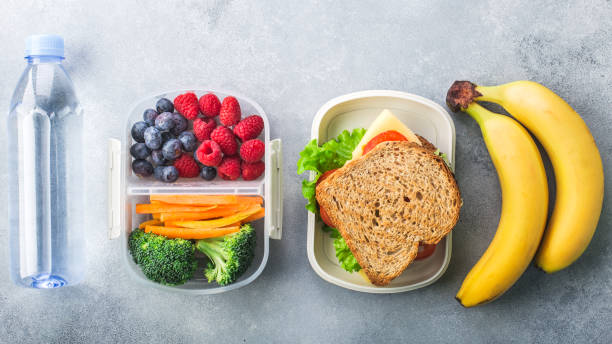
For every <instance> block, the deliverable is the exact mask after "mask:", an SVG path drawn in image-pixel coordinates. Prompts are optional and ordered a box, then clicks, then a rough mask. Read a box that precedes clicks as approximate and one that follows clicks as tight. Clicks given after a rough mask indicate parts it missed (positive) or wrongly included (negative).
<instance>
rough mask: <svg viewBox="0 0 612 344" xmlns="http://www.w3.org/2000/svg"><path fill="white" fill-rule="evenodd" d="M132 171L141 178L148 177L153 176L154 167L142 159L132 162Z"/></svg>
mask: <svg viewBox="0 0 612 344" xmlns="http://www.w3.org/2000/svg"><path fill="white" fill-rule="evenodd" d="M132 171H134V173H136V174H137V175H139V176H141V177H148V176H150V175H151V174H153V165H151V163H150V162H148V161H146V160H142V159H136V160H134V161H132Z"/></svg>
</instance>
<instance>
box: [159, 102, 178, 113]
mask: <svg viewBox="0 0 612 344" xmlns="http://www.w3.org/2000/svg"><path fill="white" fill-rule="evenodd" d="M155 108H157V112H158V113H162V112H172V111H174V105H173V104H172V102H171V101H170V100H168V99H166V98H161V99H160V100H158V101H157V103H156V104H155Z"/></svg>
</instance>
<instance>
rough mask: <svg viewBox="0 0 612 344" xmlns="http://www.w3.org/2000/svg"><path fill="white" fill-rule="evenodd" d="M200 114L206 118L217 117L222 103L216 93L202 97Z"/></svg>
mask: <svg viewBox="0 0 612 344" xmlns="http://www.w3.org/2000/svg"><path fill="white" fill-rule="evenodd" d="M199 103H200V112H201V113H202V114H204V116H206V117H215V116H217V115H218V114H219V110H220V109H221V102H220V101H219V98H217V96H216V95H215V94H214V93H208V94H205V95H203V96H201V97H200V102H199Z"/></svg>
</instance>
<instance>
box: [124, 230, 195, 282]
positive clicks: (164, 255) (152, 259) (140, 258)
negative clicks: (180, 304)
mask: <svg viewBox="0 0 612 344" xmlns="http://www.w3.org/2000/svg"><path fill="white" fill-rule="evenodd" d="M128 246H129V248H130V252H131V253H132V257H133V258H134V262H136V264H138V265H139V266H140V269H141V270H142V272H143V273H144V274H145V276H147V278H148V279H150V280H152V281H155V282H157V283H161V284H165V285H179V284H183V283H185V282H187V281H188V280H189V279H190V278H191V277H193V273H194V271H195V269H196V266H197V262H196V260H195V247H194V244H193V242H191V241H189V240H185V239H168V238H166V237H165V236H161V235H157V234H153V233H145V232H144V231H142V230H141V229H135V230H134V231H132V234H130V239H129V241H128Z"/></svg>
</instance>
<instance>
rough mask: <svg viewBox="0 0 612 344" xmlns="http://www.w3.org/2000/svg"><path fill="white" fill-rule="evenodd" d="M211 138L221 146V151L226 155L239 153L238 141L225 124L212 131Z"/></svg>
mask: <svg viewBox="0 0 612 344" xmlns="http://www.w3.org/2000/svg"><path fill="white" fill-rule="evenodd" d="M210 139H211V140H213V141H215V142H216V143H218V144H219V146H221V151H222V152H223V154H225V155H236V153H238V142H236V137H235V136H234V133H232V131H231V130H230V129H229V128H227V127H224V126H222V125H221V126H218V127H217V128H216V129H215V130H213V131H212V133H210Z"/></svg>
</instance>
